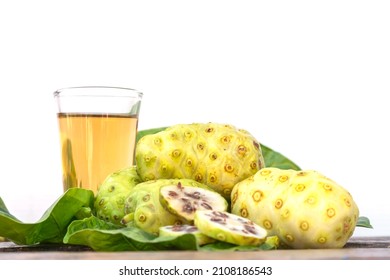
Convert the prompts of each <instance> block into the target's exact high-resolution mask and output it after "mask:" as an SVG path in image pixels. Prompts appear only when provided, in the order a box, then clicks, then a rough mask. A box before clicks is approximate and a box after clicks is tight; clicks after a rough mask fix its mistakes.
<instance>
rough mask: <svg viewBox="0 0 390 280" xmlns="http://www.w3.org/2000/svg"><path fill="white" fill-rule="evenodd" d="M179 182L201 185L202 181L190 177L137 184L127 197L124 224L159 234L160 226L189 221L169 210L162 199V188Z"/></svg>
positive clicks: (187, 184) (184, 184) (188, 184)
mask: <svg viewBox="0 0 390 280" xmlns="http://www.w3.org/2000/svg"><path fill="white" fill-rule="evenodd" d="M178 184H181V185H183V186H199V187H201V184H200V183H198V182H196V181H194V180H190V179H159V180H150V181H147V182H143V183H140V184H138V185H137V186H135V187H134V188H133V189H132V190H131V191H130V193H129V195H128V197H127V199H126V203H125V213H126V215H125V216H124V217H123V219H122V224H125V225H134V226H136V227H139V228H141V229H143V230H144V231H147V232H149V233H152V234H155V235H158V234H159V228H160V227H163V226H167V225H181V224H186V223H188V222H187V221H186V219H184V218H182V217H180V216H178V215H175V214H174V213H171V212H170V211H169V210H167V209H166V208H165V207H164V206H163V205H162V204H161V201H160V189H161V188H163V187H165V186H177V185H178Z"/></svg>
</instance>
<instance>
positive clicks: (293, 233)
mask: <svg viewBox="0 0 390 280" xmlns="http://www.w3.org/2000/svg"><path fill="white" fill-rule="evenodd" d="M231 202H232V204H231V212H232V213H235V214H237V215H240V216H242V217H246V218H248V219H250V220H252V221H254V222H255V223H256V224H258V225H260V226H262V227H264V228H265V229H267V231H268V234H269V235H277V236H278V237H279V238H280V240H281V242H282V243H283V244H285V245H287V246H289V247H291V248H296V249H309V248H313V249H314V248H341V247H343V246H344V245H345V244H346V243H347V241H348V239H349V238H350V237H351V236H352V234H353V232H354V229H355V227H356V223H357V220H358V217H359V209H358V207H357V205H356V203H355V202H354V200H353V198H352V196H351V194H350V193H349V192H348V191H347V190H346V189H344V188H343V187H341V186H340V185H338V184H337V183H336V182H334V181H332V180H331V179H329V178H327V177H325V176H324V175H322V174H321V173H319V172H317V171H314V170H306V171H294V170H281V169H277V168H263V169H262V170H260V171H258V172H257V173H256V174H255V175H254V176H251V177H249V178H247V179H245V180H243V181H241V182H239V183H238V184H236V186H235V187H234V188H233V191H232V197H231Z"/></svg>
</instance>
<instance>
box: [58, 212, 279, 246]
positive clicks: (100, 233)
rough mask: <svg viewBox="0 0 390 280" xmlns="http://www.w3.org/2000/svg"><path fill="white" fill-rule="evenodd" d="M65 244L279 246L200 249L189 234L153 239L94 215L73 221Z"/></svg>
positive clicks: (226, 244)
mask: <svg viewBox="0 0 390 280" xmlns="http://www.w3.org/2000/svg"><path fill="white" fill-rule="evenodd" d="M64 243H67V244H73V245H87V246H89V247H91V248H92V249H93V250H95V251H161V250H192V251H193V250H203V251H253V250H271V249H275V248H276V247H277V245H278V243H277V242H275V241H273V242H267V243H264V244H262V245H260V246H238V245H233V244H229V243H225V242H215V243H211V244H208V245H205V246H203V247H200V246H199V245H198V243H197V240H196V238H195V236H194V235H192V234H185V235H182V236H175V237H173V236H172V237H169V236H159V237H156V236H155V235H153V234H150V233H147V232H145V231H143V230H141V229H139V228H136V227H133V226H130V227H125V228H123V227H119V226H116V225H114V224H111V223H107V222H105V221H103V220H100V219H98V218H96V217H94V216H92V217H89V218H86V219H83V220H77V221H73V222H72V223H71V224H70V226H69V228H68V232H67V234H66V235H65V237H64Z"/></svg>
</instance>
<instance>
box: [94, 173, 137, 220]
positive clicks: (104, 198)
mask: <svg viewBox="0 0 390 280" xmlns="http://www.w3.org/2000/svg"><path fill="white" fill-rule="evenodd" d="M140 182H141V178H140V177H139V176H138V173H137V169H136V167H135V166H131V167H128V168H124V169H122V170H118V171H116V172H114V173H112V174H110V175H108V176H107V178H106V179H105V180H104V182H103V183H102V185H100V187H99V189H98V192H97V194H96V198H95V211H96V215H97V217H99V218H100V219H102V220H105V221H108V222H112V223H114V224H118V225H120V221H121V220H122V218H123V216H124V214H125V213H124V209H125V200H126V198H127V196H128V194H129V192H130V190H131V189H132V188H133V187H134V186H135V185H137V184H139V183H140Z"/></svg>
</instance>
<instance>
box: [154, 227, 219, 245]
mask: <svg viewBox="0 0 390 280" xmlns="http://www.w3.org/2000/svg"><path fill="white" fill-rule="evenodd" d="M184 234H193V235H194V236H195V238H196V241H197V242H198V245H199V246H202V245H205V244H210V243H214V242H215V241H216V240H215V239H214V238H211V237H209V236H207V235H205V234H203V233H202V232H201V231H200V230H199V229H198V228H197V227H196V226H194V225H174V226H164V227H160V230H159V236H174V237H176V236H181V235H184Z"/></svg>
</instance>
